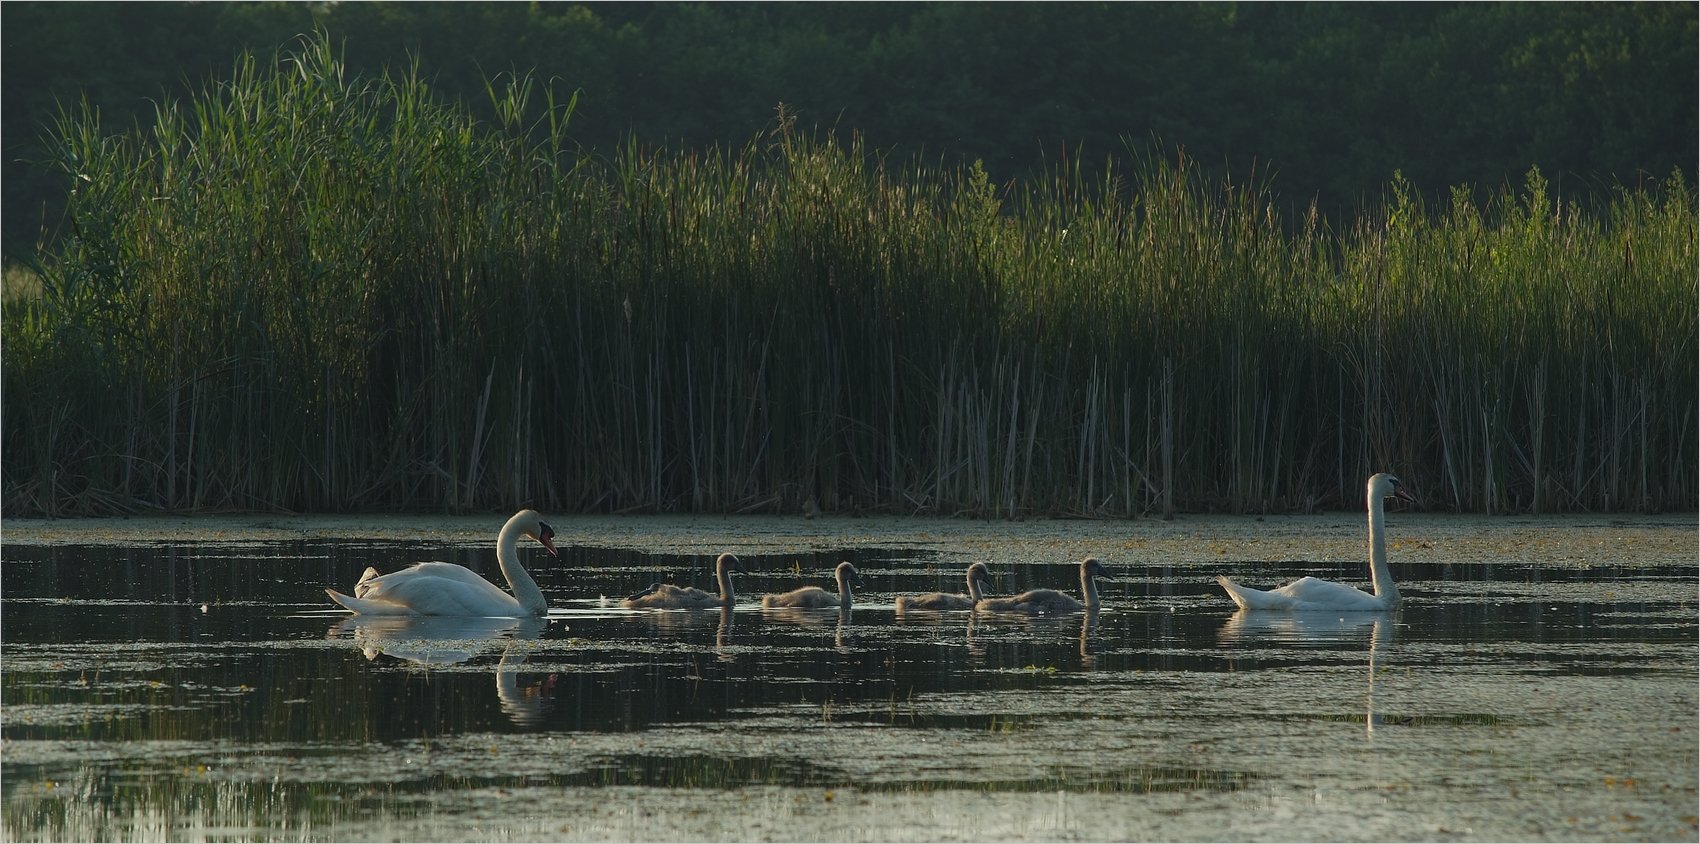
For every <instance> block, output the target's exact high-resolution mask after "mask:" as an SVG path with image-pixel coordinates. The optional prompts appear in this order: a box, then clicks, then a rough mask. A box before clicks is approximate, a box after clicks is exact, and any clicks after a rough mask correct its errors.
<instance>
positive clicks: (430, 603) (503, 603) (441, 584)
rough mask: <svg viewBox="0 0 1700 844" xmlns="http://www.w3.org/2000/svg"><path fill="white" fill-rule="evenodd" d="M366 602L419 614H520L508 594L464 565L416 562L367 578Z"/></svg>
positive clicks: (515, 602) (514, 601) (364, 596)
mask: <svg viewBox="0 0 1700 844" xmlns="http://www.w3.org/2000/svg"><path fill="white" fill-rule="evenodd" d="M361 597H362V598H364V599H365V600H366V601H368V602H375V603H386V604H397V605H400V606H405V607H407V608H408V609H409V610H411V611H412V612H414V613H417V614H419V615H487V616H516V617H517V616H520V615H522V614H523V613H522V612H521V610H520V606H519V602H518V601H516V600H514V598H513V596H512V595H509V594H508V593H506V592H503V591H502V590H501V589H498V588H497V587H496V585H495V584H493V583H491V582H490V581H488V580H485V579H484V578H482V577H479V576H478V575H477V574H474V573H473V572H472V571H471V570H469V569H467V568H465V567H464V566H457V565H453V564H450V563H420V564H419V565H416V566H414V567H412V568H409V569H403V570H402V571H398V572H396V573H394V574H386V575H384V576H383V577H379V578H374V579H372V580H370V581H367V584H366V592H365V594H364V595H362V596H361Z"/></svg>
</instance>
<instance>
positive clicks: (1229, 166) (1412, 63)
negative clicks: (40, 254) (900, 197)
mask: <svg viewBox="0 0 1700 844" xmlns="http://www.w3.org/2000/svg"><path fill="white" fill-rule="evenodd" d="M0 14H3V15H4V21H3V22H4V27H3V29H4V37H5V45H4V46H5V49H4V68H3V70H4V72H3V73H0V109H3V116H4V122H5V136H4V155H3V158H4V162H3V166H4V168H5V169H4V178H3V179H0V185H3V192H4V193H3V196H4V211H5V213H4V215H3V218H4V222H5V228H4V241H3V242H4V252H5V254H6V255H7V256H8V257H10V258H12V259H17V258H19V257H21V256H24V255H26V254H28V253H29V252H31V251H33V249H34V247H35V245H36V242H37V240H38V238H39V231H40V229H41V228H42V226H43V225H44V224H45V225H46V227H47V229H48V235H49V236H56V235H57V234H59V233H61V232H62V231H63V225H62V215H61V213H60V209H61V207H62V204H63V196H64V193H65V191H66V190H67V189H68V188H69V185H67V184H66V183H64V182H63V180H61V179H57V178H54V177H53V175H52V174H51V173H50V172H49V171H47V170H45V169H43V168H41V167H37V166H32V164H31V162H38V161H41V160H43V159H46V158H48V157H49V156H48V153H47V152H46V150H45V149H44V147H43V146H42V145H40V144H39V143H37V140H38V138H39V135H40V130H41V129H42V128H43V126H44V125H45V124H48V123H50V122H51V121H52V118H53V114H54V110H55V109H54V106H55V102H56V101H57V102H61V103H66V104H74V103H77V102H79V101H80V100H82V99H83V98H84V97H87V99H88V101H89V102H90V103H92V104H94V105H95V106H97V107H98V108H99V109H100V110H101V113H102V116H103V119H104V122H105V125H106V127H107V130H108V131H113V130H118V129H123V128H127V127H128V126H129V125H130V124H131V122H132V120H135V119H140V120H143V121H146V120H149V119H151V118H152V115H153V103H154V102H156V101H158V100H160V99H161V98H162V97H183V96H188V95H190V94H192V92H194V91H195V90H198V88H199V86H200V85H201V83H202V82H203V80H205V79H207V78H209V77H215V78H222V77H223V76H224V73H225V72H226V71H227V70H228V68H229V67H230V58H231V56H232V55H233V54H234V53H235V52H236V51H237V50H238V49H241V48H248V49H250V50H253V51H255V52H256V53H258V54H261V55H265V54H268V53H270V52H271V51H272V50H275V49H276V48H277V47H278V46H279V45H282V44H286V43H288V42H289V41H290V39H292V38H294V37H295V36H297V35H298V34H300V33H303V32H309V31H312V29H313V27H314V26H322V27H325V28H326V29H327V30H328V31H329V32H330V33H331V35H332V38H333V40H334V42H335V43H336V44H338V45H339V46H343V45H345V46H346V51H347V60H348V62H349V65H350V69H351V70H352V71H354V72H356V73H360V74H362V75H366V76H368V77H375V76H377V75H379V74H380V73H381V72H382V71H383V70H384V69H386V68H389V69H400V68H406V67H410V66H412V65H413V63H414V60H413V57H414V56H416V55H417V56H419V57H420V65H421V67H422V75H423V76H424V78H425V79H426V80H427V81H429V82H430V83H431V84H432V89H433V91H435V92H436V93H437V94H438V95H439V96H441V97H443V98H445V99H448V100H450V101H458V102H460V103H462V104H463V106H464V107H466V108H469V109H471V110H472V113H473V114H475V115H477V116H479V117H481V118H485V119H491V118H493V114H491V113H490V111H489V108H488V105H487V101H486V98H485V97H484V87H483V86H484V80H485V79H486V78H488V77H490V76H493V75H495V74H498V73H503V72H510V71H518V72H520V73H525V72H532V73H534V74H535V75H536V77H537V78H539V79H543V80H550V81H552V82H556V83H558V84H559V85H560V86H561V87H562V88H563V89H565V90H574V89H577V90H581V91H582V97H581V100H580V105H579V119H578V120H577V121H576V122H575V123H574V126H573V127H572V132H573V140H574V141H575V142H577V143H580V144H583V145H584V146H585V147H587V148H591V149H594V150H597V151H599V152H600V154H602V155H605V156H611V155H613V154H614V153H615V151H616V150H618V149H619V148H620V147H621V146H623V145H624V143H625V141H626V139H627V138H628V137H631V136H632V135H634V134H635V136H636V137H638V138H641V139H643V140H645V141H647V142H650V143H661V144H666V145H668V146H670V147H675V148H679V149H687V148H690V149H699V150H703V149H708V148H711V147H713V146H716V145H718V146H720V147H722V148H726V147H736V146H737V145H739V144H742V143H743V142H744V141H745V140H747V139H748V138H749V137H750V136H751V135H752V134H754V133H755V132H757V131H759V130H760V129H761V127H762V126H764V125H765V124H766V123H767V121H768V120H769V119H770V117H771V115H772V114H773V110H774V108H775V107H776V106H777V105H778V104H779V103H785V104H787V105H788V106H789V107H790V108H791V110H792V112H793V113H795V114H797V115H798V116H799V118H800V120H799V122H800V124H801V125H805V126H819V127H835V128H836V129H837V130H839V131H840V132H841V134H842V135H844V136H848V134H849V133H850V132H851V131H854V132H858V133H860V135H861V137H863V138H865V139H866V141H867V144H868V146H869V148H870V149H875V150H880V151H882V153H890V155H891V156H892V158H893V160H899V159H907V158H909V157H911V156H918V157H919V159H920V160H922V161H925V162H928V163H943V164H944V165H945V166H949V167H955V166H958V165H961V166H967V165H968V164H969V163H971V162H973V161H976V160H979V161H982V162H984V166H985V167H986V168H987V170H988V172H989V173H990V174H991V176H992V178H993V180H994V181H995V182H997V183H1000V184H1001V183H1004V182H1007V181H1009V180H1011V179H1025V178H1030V177H1033V176H1035V175H1037V174H1038V173H1039V172H1041V171H1042V170H1044V169H1046V168H1051V167H1056V166H1061V165H1062V163H1063V162H1073V161H1077V160H1083V161H1085V162H1086V166H1087V167H1088V168H1100V167H1102V166H1103V163H1104V162H1105V160H1106V159H1108V158H1112V157H1121V156H1122V153H1123V152H1124V151H1125V147H1124V143H1123V141H1124V139H1127V138H1132V139H1135V140H1136V141H1138V142H1141V143H1143V142H1144V141H1145V140H1146V139H1148V138H1152V137H1156V138H1160V139H1162V141H1163V142H1164V143H1166V144H1169V145H1172V146H1175V147H1179V148H1184V149H1186V150H1187V151H1188V152H1189V154H1190V155H1191V156H1192V158H1193V160H1194V161H1196V162H1198V163H1199V165H1200V166H1201V167H1203V168H1204V172H1206V173H1207V174H1208V175H1210V176H1211V177H1212V178H1215V179H1220V178H1222V177H1223V176H1224V175H1226V174H1232V175H1233V176H1234V178H1236V179H1239V180H1242V181H1243V180H1245V179H1246V177H1247V176H1248V174H1256V175H1258V176H1262V175H1264V174H1267V173H1271V172H1273V173H1276V174H1278V178H1277V179H1276V180H1275V181H1274V182H1273V183H1271V189H1272V190H1274V191H1277V192H1278V194H1277V198H1278V201H1279V202H1280V204H1281V206H1282V207H1283V209H1285V210H1286V211H1287V213H1288V214H1290V215H1292V216H1294V217H1297V216H1298V215H1301V214H1303V213H1304V211H1305V209H1306V208H1308V207H1309V205H1310V204H1311V202H1312V201H1313V200H1314V201H1316V203H1317V205H1318V209H1319V211H1320V212H1321V213H1322V215H1323V216H1324V217H1325V218H1327V219H1330V220H1333V221H1336V222H1342V221H1346V220H1350V219H1352V218H1353V217H1354V216H1356V215H1357V213H1358V212H1359V210H1360V209H1361V208H1364V207H1373V206H1374V205H1376V204H1378V203H1379V201H1380V197H1378V196H1377V195H1376V194H1377V192H1378V191H1379V190H1380V189H1381V186H1382V185H1384V184H1385V183H1386V181H1387V180H1388V179H1389V178H1390V177H1391V175H1392V173H1393V171H1394V170H1400V171H1402V172H1403V173H1404V174H1405V176H1406V178H1407V179H1409V180H1410V182H1411V184H1412V185H1413V186H1414V187H1415V188H1416V189H1417V190H1418V191H1419V192H1421V193H1422V195H1423V196H1424V197H1425V198H1427V199H1428V200H1430V201H1431V202H1444V201H1445V197H1446V192H1447V191H1448V189H1449V188H1450V187H1451V186H1453V185H1459V184H1469V185H1473V186H1475V187H1476V188H1477V189H1478V190H1479V191H1480V192H1481V193H1480V195H1479V196H1478V197H1477V199H1478V201H1485V200H1486V199H1487V198H1488V197H1489V196H1490V195H1492V194H1493V193H1495V192H1497V191H1498V190H1499V189H1500V188H1502V187H1504V186H1507V185H1512V186H1515V185H1516V184H1517V183H1518V182H1520V180H1521V178H1522V174H1523V173H1524V172H1526V171H1527V170H1528V169H1529V167H1531V166H1537V167H1539V168H1540V169H1541V172H1543V173H1546V174H1548V177H1549V178H1550V179H1551V180H1552V182H1553V184H1554V192H1555V194H1556V195H1557V196H1559V197H1561V198H1563V199H1564V200H1565V201H1566V202H1570V201H1576V200H1588V201H1594V200H1598V201H1609V198H1610V189H1611V186H1612V185H1613V184H1618V183H1622V184H1627V185H1631V186H1634V185H1637V184H1639V183H1640V182H1641V181H1643V180H1651V181H1653V182H1657V181H1660V180H1662V179H1663V178H1664V177H1665V176H1666V175H1668V174H1669V173H1670V172H1671V170H1672V169H1673V168H1681V169H1682V170H1683V172H1684V173H1685V175H1686V177H1687V178H1688V180H1689V181H1690V182H1691V183H1692V181H1693V167H1694V162H1695V160H1696V157H1697V156H1700V149H1697V146H1696V138H1697V133H1700V128H1697V122H1696V91H1697V89H1700V77H1697V71H1696V68H1697V67H1700V56H1697V52H1696V46H1697V44H1700V33H1697V30H1696V20H1697V19H1700V13H1697V11H1696V7H1695V5H1694V4H1691V3H1687V4H1685V3H1504V4H1500V3H1463V4H1448V3H1420V4H1393V3H1369V4H1331V3H1254V4H1231V3H1204V4H1192V3H707V4H699V3H589V4H583V5H578V4H561V3H390V2H359V3H335V4H321V3H277V2H264V3H176V2H163V3H142V4H135V3H106V2H101V3H73V4H62V3H36V2H8V3H6V4H5V6H4V8H3V9H0Z"/></svg>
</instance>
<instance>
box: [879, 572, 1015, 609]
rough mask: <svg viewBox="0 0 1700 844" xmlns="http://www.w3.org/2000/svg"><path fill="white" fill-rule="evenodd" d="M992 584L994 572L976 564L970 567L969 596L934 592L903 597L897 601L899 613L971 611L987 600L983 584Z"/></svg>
mask: <svg viewBox="0 0 1700 844" xmlns="http://www.w3.org/2000/svg"><path fill="white" fill-rule="evenodd" d="M991 582H992V570H991V569H988V568H986V564H985V563H975V564H974V565H971V566H969V567H968V594H966V595H953V594H951V593H949V592H934V593H932V594H930V595H903V596H900V597H899V598H898V599H897V611H898V612H903V611H904V610H971V609H973V608H974V605H975V604H978V603H980V601H981V599H983V598H985V595H984V593H982V592H981V591H980V589H981V584H982V583H985V584H990V583H991Z"/></svg>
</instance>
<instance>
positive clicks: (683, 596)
mask: <svg viewBox="0 0 1700 844" xmlns="http://www.w3.org/2000/svg"><path fill="white" fill-rule="evenodd" d="M732 572H737V573H739V574H749V572H747V571H745V570H744V564H743V563H740V562H738V558H737V557H734V556H732V555H731V554H721V555H720V557H719V559H717V560H715V561H714V579H715V580H717V581H719V582H720V594H718V595H715V594H713V593H711V592H704V591H703V590H701V589H698V588H696V587H694V586H674V585H673V584H671V583H652V584H650V585H649V588H648V589H645V590H643V591H642V592H639V593H637V594H636V595H633V596H631V597H630V598H627V599H625V600H624V601H621V602H620V606H622V607H628V608H631V609H684V610H696V609H703V610H711V609H715V608H718V607H730V606H732V599H733V595H732Z"/></svg>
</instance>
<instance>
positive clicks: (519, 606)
mask: <svg viewBox="0 0 1700 844" xmlns="http://www.w3.org/2000/svg"><path fill="white" fill-rule="evenodd" d="M522 536H529V537H531V538H532V539H535V540H537V541H538V542H540V543H542V545H543V548H544V550H546V551H548V552H549V556H551V557H559V556H560V554H559V552H557V551H556V550H555V529H554V528H552V527H549V525H548V523H547V522H545V521H543V518H542V517H541V516H539V515H537V512H536V511H535V510H521V511H519V512H518V513H515V514H514V516H513V518H511V519H508V523H507V524H505V525H502V532H501V533H500V534H498V535H497V536H496V561H497V562H499V563H501V565H502V574H503V575H505V576H506V577H507V578H508V585H509V586H511V587H513V590H514V593H513V594H512V595H509V594H508V593H506V592H503V591H502V590H501V589H498V588H496V585H495V584H494V583H491V582H490V581H488V580H485V579H484V578H482V577H480V576H479V575H478V573H477V572H474V571H473V570H471V569H469V568H467V567H465V566H457V565H455V564H454V563H416V564H414V565H413V566H412V567H411V568H405V569H402V570H401V571H398V572H392V573H390V574H384V575H380V574H378V570H377V569H373V568H368V569H366V573H365V574H364V575H362V576H361V577H360V582H358V583H356V584H354V595H353V597H350V596H348V595H344V594H342V593H341V592H338V591H336V590H335V589H326V590H325V593H326V594H328V595H330V596H331V600H333V601H336V602H337V603H339V604H341V605H343V606H345V607H347V608H349V609H351V610H353V611H355V612H357V613H361V614H362V615H460V616H495V617H504V618H525V617H528V616H539V615H543V614H544V613H545V612H547V611H548V603H547V602H546V601H545V600H544V599H543V590H541V589H538V588H537V582H536V581H534V580H532V579H531V575H529V574H527V573H526V571H525V567H524V566H522V565H520V563H519V554H518V553H517V552H516V551H515V549H514V546H515V545H516V544H517V543H518V542H519V538H520V537H522Z"/></svg>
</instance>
